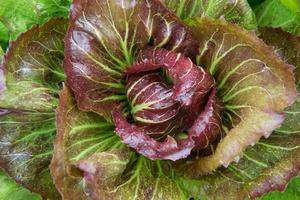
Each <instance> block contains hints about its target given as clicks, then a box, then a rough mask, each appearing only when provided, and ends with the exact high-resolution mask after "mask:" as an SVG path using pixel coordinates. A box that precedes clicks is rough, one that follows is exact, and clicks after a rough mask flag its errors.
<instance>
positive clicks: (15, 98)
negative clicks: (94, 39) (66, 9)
mask: <svg viewBox="0 0 300 200" xmlns="http://www.w3.org/2000/svg"><path fill="white" fill-rule="evenodd" d="M66 22H67V21H66V20H65V19H60V18H57V19H52V20H50V21H48V22H47V23H45V24H44V25H42V26H35V27H33V28H32V29H30V30H29V31H27V32H25V33H22V34H21V35H20V36H19V37H18V38H17V40H16V41H14V42H12V43H11V44H10V47H9V49H8V51H7V53H6V54H5V56H4V59H3V63H2V65H1V66H0V107H1V108H6V109H21V110H28V111H41V112H48V111H52V110H53V109H54V108H55V106H56V105H57V97H55V94H56V93H57V91H58V90H59V87H60V83H61V82H62V81H63V80H64V78H65V75H64V72H63V68H62V62H63V38H64V35H65V29H66Z"/></svg>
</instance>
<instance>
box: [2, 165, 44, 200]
mask: <svg viewBox="0 0 300 200" xmlns="http://www.w3.org/2000/svg"><path fill="white" fill-rule="evenodd" d="M0 199H3V200H24V199H30V200H40V199H41V198H40V197H39V196H38V195H36V194H33V193H31V192H29V191H28V190H26V189H24V188H22V187H20V186H19V185H17V184H16V183H15V182H14V181H13V180H11V179H10V178H9V177H7V176H6V175H5V174H4V173H3V172H1V171H0Z"/></svg>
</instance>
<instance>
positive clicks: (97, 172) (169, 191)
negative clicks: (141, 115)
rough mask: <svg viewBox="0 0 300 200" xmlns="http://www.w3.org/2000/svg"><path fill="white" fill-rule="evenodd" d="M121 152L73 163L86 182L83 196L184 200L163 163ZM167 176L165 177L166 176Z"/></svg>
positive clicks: (170, 171) (180, 190)
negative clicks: (131, 156) (130, 156)
mask: <svg viewBox="0 0 300 200" xmlns="http://www.w3.org/2000/svg"><path fill="white" fill-rule="evenodd" d="M129 161H130V159H129V156H128V154H126V153H125V154H124V152H122V151H113V152H103V153H100V154H94V155H92V156H91V157H89V158H87V159H84V160H80V161H78V162H77V163H76V166H77V167H78V169H80V170H81V171H82V172H83V174H84V179H85V180H86V182H87V189H86V191H87V193H88V194H89V195H90V196H92V197H93V199H95V200H100V199H101V200H106V199H107V200H108V199H109V200H115V199H138V200H151V199H155V200H182V199H188V198H187V196H185V194H184V193H183V191H182V189H181V188H180V187H179V185H178V184H177V182H176V181H175V177H174V175H171V174H172V172H173V171H172V169H170V166H168V165H167V163H163V162H160V161H156V162H152V161H149V160H147V159H146V158H144V157H142V156H138V157H137V158H134V159H132V158H131V161H132V164H130V162H129ZM168 175H169V176H168Z"/></svg>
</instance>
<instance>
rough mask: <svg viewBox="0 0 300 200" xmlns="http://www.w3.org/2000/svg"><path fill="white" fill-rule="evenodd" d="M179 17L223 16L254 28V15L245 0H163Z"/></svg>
mask: <svg viewBox="0 0 300 200" xmlns="http://www.w3.org/2000/svg"><path fill="white" fill-rule="evenodd" d="M163 2H165V4H166V5H167V6H168V7H169V8H171V9H172V10H173V11H174V12H175V13H176V14H177V16H179V17H180V18H181V19H184V20H185V19H188V18H190V17H196V16H206V17H212V18H221V17H225V19H226V20H228V21H230V22H233V23H237V24H239V25H240V26H243V27H244V28H246V29H250V30H251V29H256V27H257V23H256V18H255V15H254V13H253V11H252V9H251V7H250V6H249V4H248V2H247V0H233V1H229V0H163Z"/></svg>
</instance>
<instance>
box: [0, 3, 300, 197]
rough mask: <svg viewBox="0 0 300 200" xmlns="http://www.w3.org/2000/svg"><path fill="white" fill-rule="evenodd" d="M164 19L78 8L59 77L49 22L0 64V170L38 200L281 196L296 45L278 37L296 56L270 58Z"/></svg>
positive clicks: (294, 144) (291, 142)
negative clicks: (275, 192) (0, 111)
mask: <svg viewBox="0 0 300 200" xmlns="http://www.w3.org/2000/svg"><path fill="white" fill-rule="evenodd" d="M180 2H182V4H180V5H191V4H183V3H185V2H186V3H188V2H189V1H180ZM205 2H206V1H203V3H202V4H199V5H206V6H208V8H211V7H210V6H211V5H212V4H209V3H208V4H204V3H205ZM208 2H213V1H208ZM166 6H170V9H169V8H167V7H166ZM176 9H177V8H176ZM234 9H235V7H234ZM174 11H176V10H174V7H172V6H171V4H167V3H166V1H159V0H134V1H132V0H125V1H119V0H106V1H99V0H75V1H74V2H73V5H72V7H71V14H70V18H69V26H68V30H67V33H66V36H65V49H64V64H63V69H64V70H62V63H61V61H62V51H61V49H62V47H61V44H62V38H63V35H64V34H58V33H61V32H63V31H50V30H57V29H58V27H60V26H58V22H55V23H54V22H53V23H52V26H50V25H51V22H49V23H47V24H45V25H43V26H42V27H44V28H42V27H41V28H40V29H41V30H37V29H38V28H34V29H33V30H31V31H29V33H26V34H24V35H25V36H26V35H27V36H28V35H29V36H30V37H29V36H28V37H25V36H22V35H21V36H20V38H21V39H18V40H17V41H22V38H26V41H27V42H26V43H25V44H23V43H22V42H15V43H14V44H15V45H11V48H10V49H9V50H8V52H7V54H6V56H5V59H4V62H3V64H2V69H3V70H2V71H3V73H2V74H3V75H2V77H3V78H2V79H3V80H4V82H3V84H2V85H3V90H2V92H1V96H0V97H1V98H0V100H1V101H0V107H2V108H3V114H2V115H1V117H2V119H3V120H2V121H3V123H2V124H1V132H0V133H1V138H0V141H1V144H2V143H3V144H4V145H3V146H1V148H0V152H1V154H0V160H1V162H0V165H1V167H2V168H4V170H5V171H6V172H7V173H8V174H10V175H11V176H12V177H14V178H15V179H16V180H17V181H18V182H19V183H21V184H23V185H24V186H25V187H27V188H29V189H31V190H33V191H36V192H38V193H40V194H42V196H43V197H44V198H45V199H46V198H50V199H58V198H59V196H61V197H62V198H63V199H70V200H74V199H110V200H111V199H140V200H142V199H149V200H150V199H155V200H157V199H158V200H159V199H172V200H174V199H178V200H179V199H180V200H181V199H203V198H204V199H224V198H226V199H244V198H246V197H249V198H256V197H258V196H261V195H262V194H264V193H266V192H268V191H272V190H283V189H284V188H285V186H286V184H287V182H288V181H289V180H290V179H291V178H292V177H293V176H295V175H297V173H298V172H299V168H300V150H299V149H300V146H299V143H300V138H299V127H300V125H299V108H298V107H299V106H298V101H299V100H296V98H297V91H296V84H295V82H296V80H295V76H294V75H296V78H297V80H299V73H298V71H297V70H296V71H295V73H294V72H293V71H294V67H293V66H292V65H290V64H293V65H295V66H296V67H297V66H298V65H299V63H298V61H297V59H296V57H295V55H296V54H297V52H299V47H297V45H296V44H297V43H294V41H298V40H299V38H296V37H294V36H291V35H289V36H288V35H286V34H284V38H287V39H286V40H287V41H289V42H290V44H289V46H290V45H292V44H293V45H295V48H293V49H288V48H287V47H286V46H284V45H282V44H276V43H274V42H272V41H268V40H266V41H267V43H268V44H270V45H272V46H276V47H277V48H280V49H284V51H282V52H283V53H282V52H281V53H280V54H279V53H278V52H280V51H275V50H276V49H274V47H270V46H268V45H267V44H265V43H264V42H263V41H262V40H261V39H258V38H257V36H256V35H255V34H254V33H253V32H248V31H246V30H244V29H243V28H241V27H239V26H238V25H234V24H231V23H228V22H226V21H225V20H220V19H211V18H207V17H205V15H204V14H203V15H201V14H197V15H192V16H202V17H196V18H188V17H189V16H187V17H184V16H186V14H183V15H179V14H178V12H177V11H176V12H174ZM185 12H186V11H184V12H183V11H182V12H181V13H185ZM176 13H177V14H178V15H176ZM212 13H213V12H212ZM179 17H182V18H184V19H185V21H184V22H183V21H181V20H180V18H179ZM219 17H220V16H218V17H217V18H219ZM225 18H226V17H225ZM241 18H243V17H241ZM56 23H57V24H56ZM64 23H65V22H63V21H61V24H64ZM49 24H50V25H49ZM54 24H56V25H55V26H54ZM50 27H52V28H50ZM42 30H47V31H45V32H44V31H42ZM43 33H44V34H43ZM56 34H58V35H60V37H59V38H57V37H56ZM268 34H269V33H268ZM266 37H268V36H266ZM282 37H283V36H282ZM262 38H265V37H263V35H262ZM56 39H57V40H56ZM24 40H25V39H24ZM28 41H30V42H28ZM57 41H60V42H57ZM17 44H19V45H17ZM45 47H46V48H45ZM20 48H22V49H20ZM41 48H42V49H41ZM25 49H26V51H25ZM58 49H59V50H58ZM42 50H43V51H42ZM16 52H17V53H16ZM32 52H36V53H32ZM21 53H23V54H21ZM41 55H43V56H41ZM13 58H16V59H13ZM17 58H18V59H17ZM290 58H291V59H290ZM27 59H30V60H29V61H31V62H28V60H27ZM17 61H18V62H17ZM26 61H27V62H26ZM54 61H55V62H54ZM295 61H296V62H295ZM10 63H12V64H10ZM16 63H17V64H16ZM18 63H19V64H18ZM28 63H29V64H28ZM287 63H290V64H287ZM15 66H20V67H19V68H16V67H15ZM42 66H43V67H42ZM54 66H55V67H54ZM53 67H54V68H53ZM27 70H29V71H30V72H32V73H29V74H28V73H26V72H27ZM63 71H64V72H65V74H66V80H65V79H64V78H65V76H64V75H63V74H64V72H63ZM64 80H65V84H64V86H63V87H62V84H61V82H62V81H64ZM16 82H17V83H19V84H16ZM61 88H63V89H62V90H61V91H60V92H59V97H57V94H58V93H57V92H58V90H59V89H61ZM35 102H37V103H35ZM54 108H56V115H54V113H53V109H54ZM20 113H21V114H20ZM27 114H28V115H27ZM54 120H56V122H54ZM284 120H285V121H284ZM41 122H42V123H41ZM48 123H49V124H48ZM54 123H55V124H56V128H55V127H54ZM55 131H56V136H55V140H54V150H53V154H52V142H53V139H54V134H55ZM24 141H25V142H24ZM37 144H38V145H37ZM51 155H52V156H53V157H52V161H51V165H50V168H51V170H50V171H51V175H52V179H53V182H54V184H55V186H56V189H57V191H56V190H55V189H54V187H53V183H52V181H51V177H50V174H49V168H48V166H49V160H50V159H51Z"/></svg>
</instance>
